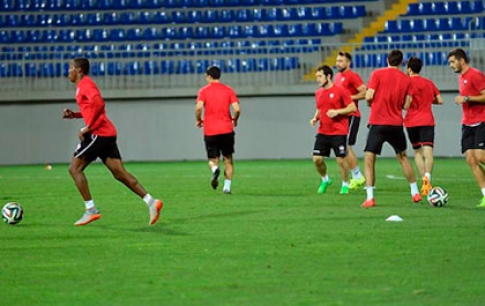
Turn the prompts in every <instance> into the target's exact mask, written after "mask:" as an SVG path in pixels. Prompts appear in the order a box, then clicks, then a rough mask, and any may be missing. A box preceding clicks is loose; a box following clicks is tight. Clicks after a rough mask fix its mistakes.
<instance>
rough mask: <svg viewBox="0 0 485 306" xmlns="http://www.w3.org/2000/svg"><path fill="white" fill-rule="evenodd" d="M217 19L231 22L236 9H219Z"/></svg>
mask: <svg viewBox="0 0 485 306" xmlns="http://www.w3.org/2000/svg"><path fill="white" fill-rule="evenodd" d="M217 19H218V20H220V22H222V23H229V22H233V21H234V11H233V10H229V9H223V10H220V11H217Z"/></svg>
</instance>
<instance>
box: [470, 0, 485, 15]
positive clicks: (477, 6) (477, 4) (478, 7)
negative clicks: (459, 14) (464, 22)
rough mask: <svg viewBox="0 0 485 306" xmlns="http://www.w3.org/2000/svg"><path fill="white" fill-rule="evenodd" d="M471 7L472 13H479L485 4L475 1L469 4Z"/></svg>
mask: <svg viewBox="0 0 485 306" xmlns="http://www.w3.org/2000/svg"><path fill="white" fill-rule="evenodd" d="M471 7H472V11H473V12H474V13H481V12H483V10H484V9H485V3H483V1H482V0H475V1H473V2H472V3H471Z"/></svg>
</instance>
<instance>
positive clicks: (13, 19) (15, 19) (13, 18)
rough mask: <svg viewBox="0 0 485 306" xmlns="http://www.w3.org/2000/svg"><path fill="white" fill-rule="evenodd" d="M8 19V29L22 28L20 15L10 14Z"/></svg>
mask: <svg viewBox="0 0 485 306" xmlns="http://www.w3.org/2000/svg"><path fill="white" fill-rule="evenodd" d="M6 17H7V26H8V27H19V26H21V22H20V18H19V15H17V14H9V15H7V16H6Z"/></svg>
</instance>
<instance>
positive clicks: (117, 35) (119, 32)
mask: <svg viewBox="0 0 485 306" xmlns="http://www.w3.org/2000/svg"><path fill="white" fill-rule="evenodd" d="M77 35H78V32H77V31H76V37H77ZM110 37H111V40H113V41H124V40H125V39H126V35H125V31H124V30H123V29H119V28H114V29H111V30H110Z"/></svg>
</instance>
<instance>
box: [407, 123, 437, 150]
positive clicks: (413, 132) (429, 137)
mask: <svg viewBox="0 0 485 306" xmlns="http://www.w3.org/2000/svg"><path fill="white" fill-rule="evenodd" d="M406 130H407V131H408V137H409V141H410V142H411V146H412V147H413V149H414V150H417V149H420V148H422V147H425V146H427V147H433V146H434V126H413V127H408V128H406Z"/></svg>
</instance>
